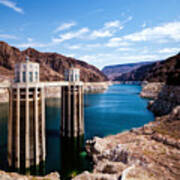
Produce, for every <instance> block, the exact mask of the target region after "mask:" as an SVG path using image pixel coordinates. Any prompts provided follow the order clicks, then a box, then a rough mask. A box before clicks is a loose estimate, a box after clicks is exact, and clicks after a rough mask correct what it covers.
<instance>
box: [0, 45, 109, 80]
mask: <svg viewBox="0 0 180 180" xmlns="http://www.w3.org/2000/svg"><path fill="white" fill-rule="evenodd" d="M26 55H28V56H29V57H30V60H31V61H34V62H38V63H40V70H41V75H40V78H41V80H42V81H45V80H48V81H50V80H51V81H57V80H63V78H64V69H66V68H69V67H71V66H73V67H77V68H80V69H81V80H82V81H85V82H87V81H89V82H101V81H106V80H107V77H106V76H105V75H104V74H103V73H102V72H101V71H100V70H99V69H97V68H96V67H94V66H92V65H89V64H87V63H85V62H83V61H80V60H76V59H73V58H69V57H65V56H63V55H60V54H57V53H42V52H39V51H37V50H35V49H32V48H28V49H26V50H25V51H20V50H19V49H17V48H15V47H11V46H9V45H8V44H7V43H5V42H0V79H4V78H10V79H12V78H13V69H14V65H15V63H17V62H21V61H24V60H25V57H26Z"/></svg>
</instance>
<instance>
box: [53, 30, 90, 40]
mask: <svg viewBox="0 0 180 180" xmlns="http://www.w3.org/2000/svg"><path fill="white" fill-rule="evenodd" d="M88 32H89V29H88V28H82V29H80V30H79V31H76V32H68V33H65V34H60V35H59V37H58V38H53V39H52V42H53V43H61V42H63V41H67V40H70V39H74V38H82V36H83V35H85V34H86V33H88Z"/></svg>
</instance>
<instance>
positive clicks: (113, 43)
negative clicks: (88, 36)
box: [105, 37, 130, 47]
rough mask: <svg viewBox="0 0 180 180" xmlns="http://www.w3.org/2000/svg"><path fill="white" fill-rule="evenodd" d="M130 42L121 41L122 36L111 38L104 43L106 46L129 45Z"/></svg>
mask: <svg viewBox="0 0 180 180" xmlns="http://www.w3.org/2000/svg"><path fill="white" fill-rule="evenodd" d="M129 45H130V43H129V42H127V41H123V39H122V38H118V37H115V38H111V39H110V40H109V41H108V43H107V44H105V46H106V47H121V46H129Z"/></svg>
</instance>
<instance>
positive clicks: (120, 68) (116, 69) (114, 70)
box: [102, 62, 153, 80]
mask: <svg viewBox="0 0 180 180" xmlns="http://www.w3.org/2000/svg"><path fill="white" fill-rule="evenodd" d="M152 63H153V62H139V63H128V64H118V65H112V66H105V67H104V68H103V69H102V72H103V73H104V74H105V75H106V76H107V77H108V78H109V79H110V80H114V79H116V78H117V77H119V76H121V75H122V74H124V73H128V72H131V71H132V70H135V69H138V68H139V67H141V66H144V65H149V64H152Z"/></svg>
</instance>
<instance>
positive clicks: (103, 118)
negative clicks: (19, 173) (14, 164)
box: [0, 85, 154, 177]
mask: <svg viewBox="0 0 180 180" xmlns="http://www.w3.org/2000/svg"><path fill="white" fill-rule="evenodd" d="M140 91H141V87H140V86H137V85H113V86H111V87H110V88H109V89H108V91H107V92H105V93H103V94H88V95H85V97H84V99H85V137H84V139H81V140H75V141H73V142H69V141H67V140H62V139H60V137H59V130H60V111H61V110H60V100H59V99H48V100H46V131H47V138H46V141H47V142H46V143H47V162H46V167H45V169H44V173H45V174H46V173H49V172H52V171H59V172H60V174H61V176H62V177H68V176H73V175H76V174H77V173H80V172H81V171H83V170H85V169H90V168H91V163H90V161H89V160H88V159H87V156H86V152H85V150H84V147H83V144H84V142H85V140H87V139H90V138H93V137H94V136H99V137H104V136H107V135H110V134H116V133H119V132H123V131H126V130H129V129H131V128H135V127H140V126H142V125H144V124H146V123H148V122H149V121H153V120H154V116H153V114H152V113H151V112H150V111H148V110H147V109H146V107H147V102H148V100H145V99H142V98H140V97H139V93H140ZM7 119H8V104H1V105H0V169H5V170H7V159H6V157H7V149H6V146H7Z"/></svg>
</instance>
